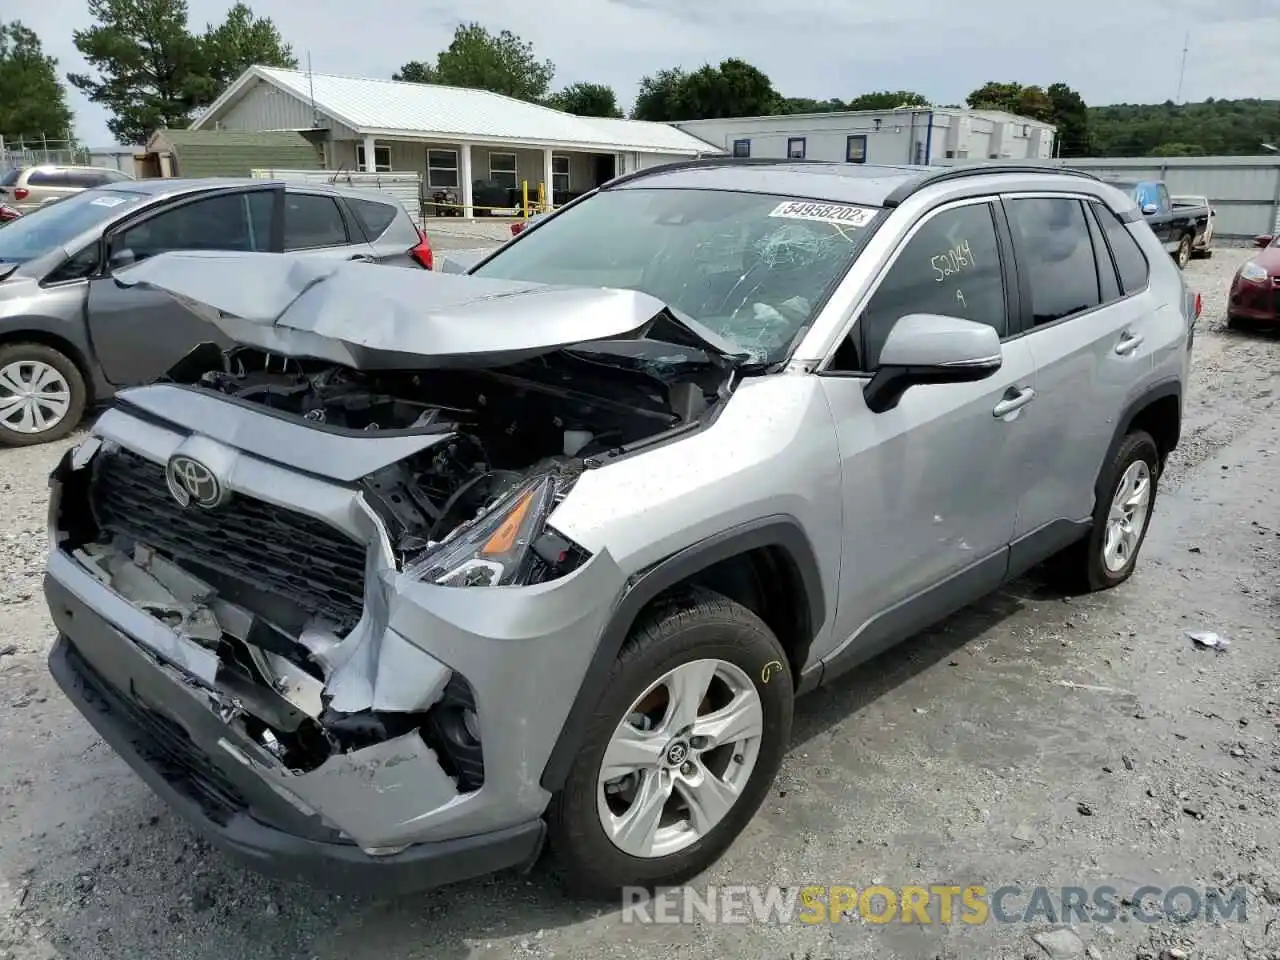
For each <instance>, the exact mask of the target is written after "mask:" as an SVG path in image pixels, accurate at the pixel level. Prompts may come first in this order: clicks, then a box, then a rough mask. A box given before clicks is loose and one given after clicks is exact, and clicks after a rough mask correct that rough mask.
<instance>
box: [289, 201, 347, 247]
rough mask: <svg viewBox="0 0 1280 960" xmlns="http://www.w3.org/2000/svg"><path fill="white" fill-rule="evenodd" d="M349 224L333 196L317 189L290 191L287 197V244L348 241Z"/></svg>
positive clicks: (319, 244)
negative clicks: (318, 192)
mask: <svg viewBox="0 0 1280 960" xmlns="http://www.w3.org/2000/svg"><path fill="white" fill-rule="evenodd" d="M348 242H349V241H348V238H347V227H346V224H345V223H344V222H343V220H342V213H341V212H340V211H339V210H338V205H337V203H335V202H334V200H333V198H332V197H322V196H319V195H318V194H313V193H286V194H285V198H284V248H285V250H286V251H290V250H312V249H315V248H316V247H339V246H342V245H343V244H345V243H348Z"/></svg>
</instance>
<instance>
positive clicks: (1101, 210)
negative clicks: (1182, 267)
mask: <svg viewBox="0 0 1280 960" xmlns="http://www.w3.org/2000/svg"><path fill="white" fill-rule="evenodd" d="M1091 206H1092V207H1093V212H1094V214H1095V215H1096V216H1097V218H1098V222H1099V223H1100V224H1102V233H1103V235H1104V236H1105V237H1106V238H1107V246H1108V247H1110V248H1111V257H1112V259H1113V260H1115V263H1116V272H1117V273H1119V274H1120V286H1121V287H1122V288H1123V289H1124V292H1125V294H1126V295H1128V294H1131V293H1137V292H1138V291H1139V290H1144V289H1146V286H1147V281H1148V277H1149V276H1150V271H1151V268H1150V267H1149V266H1147V258H1146V257H1145V256H1144V255H1143V253H1142V247H1140V246H1138V241H1137V240H1135V239H1134V238H1133V234H1131V233H1130V232H1129V228H1128V227H1126V226H1125V225H1124V224H1123V223H1121V222H1120V218H1119V217H1117V216H1116V215H1115V214H1114V213H1112V212H1111V211H1110V210H1109V209H1107V208H1106V207H1105V206H1103V205H1102V204H1100V203H1094V204H1091Z"/></svg>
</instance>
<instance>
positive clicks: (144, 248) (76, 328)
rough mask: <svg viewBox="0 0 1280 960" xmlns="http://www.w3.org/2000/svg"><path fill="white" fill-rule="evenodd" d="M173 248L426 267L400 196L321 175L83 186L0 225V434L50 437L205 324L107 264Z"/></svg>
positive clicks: (149, 376) (420, 239)
mask: <svg viewBox="0 0 1280 960" xmlns="http://www.w3.org/2000/svg"><path fill="white" fill-rule="evenodd" d="M171 250H231V251H285V252H289V251H292V252H300V253H305V255H306V256H308V257H311V258H316V259H321V260H339V261H341V260H371V261H376V262H379V263H387V264H396V265H401V266H410V267H415V268H419V269H421V268H424V267H425V268H427V269H430V267H431V247H430V245H429V243H428V242H427V239H426V237H424V236H423V235H422V233H421V232H420V231H419V230H418V228H417V227H416V226H415V225H414V223H413V221H412V220H410V219H409V215H408V214H407V213H406V212H405V210H404V207H402V206H401V205H400V203H399V201H397V200H395V199H394V198H392V197H389V196H387V195H386V194H380V193H368V192H364V191H358V190H349V189H346V188H341V187H331V186H326V185H324V184H316V185H313V184H307V185H305V186H298V185H293V184H290V185H288V186H287V187H286V185H285V184H283V183H277V182H273V181H266V180H218V179H208V180H162V179H156V180H138V181H122V182H119V183H111V184H109V185H107V186H103V187H99V188H97V189H93V190H85V191H83V192H80V193H77V194H75V195H73V196H69V197H67V198H66V199H65V200H60V201H58V202H57V203H55V204H51V205H48V206H46V207H44V208H41V209H38V210H35V211H33V212H31V213H29V214H27V215H26V216H24V217H22V218H21V219H18V220H15V221H13V222H12V223H11V224H9V225H8V226H6V227H5V228H4V230H2V231H0V444H8V445H11V446H27V445H30V444H36V443H46V442H48V441H50V440H57V439H59V438H60V437H63V436H65V435H66V434H68V433H70V432H71V431H72V430H74V429H75V427H76V426H77V424H78V423H79V421H80V418H81V414H82V413H83V412H84V410H85V408H86V407H87V406H90V405H92V404H94V403H98V402H102V401H106V400H109V399H111V397H113V396H114V395H115V392H116V391H117V390H118V389H120V388H121V387H127V386H133V385H137V384H142V383H148V382H150V381H152V380H154V379H155V378H156V377H158V376H160V375H161V374H163V373H164V372H165V371H166V370H168V369H169V367H171V366H172V365H173V364H174V363H175V362H176V361H177V360H179V359H181V358H182V357H183V356H184V355H186V353H187V352H188V351H189V350H191V348H192V347H193V346H195V345H196V344H197V343H200V342H201V341H203V340H213V341H214V342H218V343H221V344H222V345H224V346H230V341H228V340H226V339H225V338H223V337H222V336H221V334H220V333H219V332H218V331H217V330H216V329H215V328H213V327H210V326H209V325H208V324H206V323H205V322H204V321H203V320H201V319H200V318H198V317H197V316H195V315H194V314H193V313H191V312H190V311H189V310H185V309H183V308H182V307H181V306H179V305H178V304H176V303H174V301H173V300H172V299H171V298H170V297H167V296H165V295H164V294H160V293H156V292H154V291H145V290H138V289H132V290H130V289H126V288H124V287H121V286H120V285H119V284H117V283H116V282H115V280H114V277H113V274H114V273H115V271H117V270H118V269H120V268H121V267H123V266H127V265H129V264H132V263H136V262H139V261H141V260H145V259H147V258H149V257H152V256H154V255H156V254H158V253H162V252H165V251H171Z"/></svg>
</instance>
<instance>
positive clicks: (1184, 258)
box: [1173, 233, 1191, 270]
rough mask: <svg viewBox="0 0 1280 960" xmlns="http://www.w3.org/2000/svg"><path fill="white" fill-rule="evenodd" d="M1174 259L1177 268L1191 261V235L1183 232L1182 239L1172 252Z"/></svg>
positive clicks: (1181, 267)
mask: <svg viewBox="0 0 1280 960" xmlns="http://www.w3.org/2000/svg"><path fill="white" fill-rule="evenodd" d="M1173 258H1174V260H1175V261H1176V262H1177V264H1178V269H1179V270H1181V269H1183V268H1184V267H1185V266H1186V265H1187V264H1188V263H1190V262H1191V236H1190V235H1189V234H1185V233H1184V234H1183V235H1182V239H1181V240H1179V241H1178V249H1177V251H1176V252H1175V253H1174V257H1173Z"/></svg>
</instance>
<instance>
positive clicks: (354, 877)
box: [45, 578, 545, 895]
mask: <svg viewBox="0 0 1280 960" xmlns="http://www.w3.org/2000/svg"><path fill="white" fill-rule="evenodd" d="M45 589H46V591H47V594H48V597H49V600H50V608H51V611H52V612H53V614H54V620H55V622H56V623H57V625H58V627H59V630H60V631H61V632H60V634H59V637H58V641H57V643H56V644H55V646H54V648H53V650H52V652H51V653H50V655H49V668H50V671H51V672H52V674H53V676H54V678H55V679H56V680H57V682H58V685H59V686H60V687H61V688H62V690H63V691H64V692H65V693H66V695H67V696H68V697H69V698H70V699H71V701H72V702H73V703H74V704H75V705H76V707H77V708H78V709H79V710H80V711H81V713H83V714H84V715H85V717H86V718H87V719H88V720H89V722H90V723H91V724H92V725H93V727H94V728H95V729H96V730H97V731H98V733H99V734H100V735H101V736H102V738H103V739H104V740H106V741H107V743H108V744H109V745H110V746H111V747H112V748H113V749H114V750H115V751H116V752H117V753H119V754H120V755H121V756H122V757H123V758H124V759H125V760H126V762H128V763H129V765H130V766H131V767H133V768H134V770H135V771H136V772H137V773H138V774H139V775H140V776H141V777H142V778H143V780H145V781H146V782H147V784H148V785H149V786H150V787H151V788H152V789H153V790H154V791H155V792H156V793H157V794H159V795H160V797H161V798H162V799H163V800H165V801H166V802H167V803H168V804H169V805H170V806H172V807H173V808H174V810H176V811H177V812H178V813H179V814H180V815H181V816H182V817H183V818H184V819H186V820H188V821H189V822H190V823H191V824H192V825H193V826H194V827H195V828H196V829H197V830H199V831H200V832H201V833H202V834H204V835H205V836H206V837H208V839H209V840H210V841H211V842H212V843H214V844H215V845H216V846H218V847H219V848H221V849H222V850H224V851H226V852H228V853H230V854H231V855H232V856H234V857H236V858H238V859H240V860H241V861H243V862H245V863H246V864H248V865H250V866H252V867H253V868H254V869H255V870H258V871H260V872H262V873H267V874H270V875H273V876H276V877H280V878H282V879H286V880H295V881H300V882H305V883H310V884H315V885H318V886H324V887H328V888H330V889H335V890H341V891H345V892H353V893H355V892H359V893H375V894H384V895H396V894H403V893H409V892H413V891H417V890H423V889H428V888H431V887H437V886H443V885H446V884H450V883H456V882H460V881H463V880H468V879H472V878H475V877H480V876H485V875H488V874H491V873H495V872H497V871H500V870H504V869H507V868H511V867H523V868H527V867H528V866H530V865H532V863H533V862H534V861H535V860H536V859H537V856H538V854H539V852H540V850H541V846H542V842H543V835H544V830H545V828H544V825H543V823H542V821H541V820H533V821H530V822H528V823H523V824H520V825H518V826H515V827H510V828H507V829H504V830H500V831H495V832H491V833H486V834H482V835H479V836H472V837H462V838H458V839H451V840H445V841H437V842H431V843H420V844H414V845H412V846H409V847H407V848H405V849H403V850H401V851H400V852H397V853H390V854H387V855H383V856H373V855H370V854H367V853H365V852H364V851H363V850H361V849H360V848H359V847H358V846H356V845H355V844H354V843H352V842H351V841H350V840H348V839H347V838H345V837H343V836H342V835H341V834H339V833H338V832H337V831H335V830H333V829H332V828H330V827H328V826H327V825H326V824H324V823H323V822H321V820H320V819H319V817H317V816H315V815H313V814H309V813H306V812H304V811H302V810H300V809H298V808H297V806H295V805H293V804H291V803H290V802H289V801H288V800H287V799H286V798H285V797H284V796H282V795H281V794H280V793H278V792H277V791H275V790H273V789H271V787H270V786H268V784H267V783H266V782H264V780H263V779H262V778H261V777H260V776H259V775H258V774H256V773H255V772H253V771H251V770H249V769H248V768H247V767H245V766H243V765H242V764H241V763H239V762H238V761H237V760H236V759H235V751H234V750H233V749H230V748H228V746H227V744H226V738H227V728H226V727H225V726H224V725H223V724H222V723H221V722H220V721H219V720H218V718H217V717H216V716H215V715H214V713H212V712H211V711H209V710H207V709H205V708H203V707H201V706H199V705H198V704H197V705H196V706H197V709H193V708H192V707H193V703H194V701H192V700H191V698H190V697H189V696H187V695H186V694H185V693H184V692H183V691H182V690H181V689H180V688H179V687H177V686H176V685H175V684H174V683H173V681H172V680H171V679H170V677H168V676H167V675H166V674H165V673H163V672H162V671H161V669H160V667H158V666H157V665H156V664H155V663H154V662H153V661H152V660H151V659H150V658H149V657H147V656H146V655H145V654H143V653H142V652H141V651H140V650H138V648H137V647H136V646H135V645H134V644H132V643H131V642H129V641H128V640H126V638H125V637H124V636H123V635H122V634H120V633H119V632H118V631H117V630H116V629H115V628H114V627H113V626H112V625H111V624H109V623H107V622H106V621H105V620H104V619H102V617H101V616H100V615H99V614H97V613H96V612H95V611H94V610H93V609H91V608H90V607H89V606H87V605H86V604H85V603H83V602H82V601H81V600H80V599H79V598H78V597H76V596H75V595H74V594H73V593H72V592H71V591H69V590H67V589H66V588H65V587H63V586H62V585H61V584H59V583H58V582H57V581H56V580H53V579H52V578H48V579H46V583H45ZM68 634H71V636H68Z"/></svg>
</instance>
